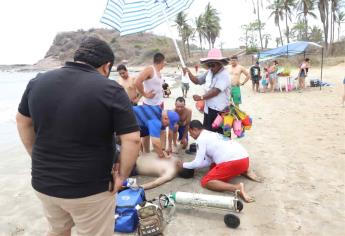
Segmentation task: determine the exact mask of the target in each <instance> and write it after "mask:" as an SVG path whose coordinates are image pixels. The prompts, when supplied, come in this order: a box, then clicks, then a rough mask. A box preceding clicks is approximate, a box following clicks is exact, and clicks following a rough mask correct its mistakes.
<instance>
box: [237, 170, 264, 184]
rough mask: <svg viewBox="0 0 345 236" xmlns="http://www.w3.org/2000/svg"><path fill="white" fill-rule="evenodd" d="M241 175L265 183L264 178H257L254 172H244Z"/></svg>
mask: <svg viewBox="0 0 345 236" xmlns="http://www.w3.org/2000/svg"><path fill="white" fill-rule="evenodd" d="M241 175H242V176H244V177H246V178H248V179H250V180H252V181H255V182H258V183H262V182H264V178H262V177H259V176H257V175H256V174H255V173H254V172H253V171H252V170H248V171H247V172H244V173H242V174H241Z"/></svg>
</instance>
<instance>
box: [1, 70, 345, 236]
mask: <svg viewBox="0 0 345 236" xmlns="http://www.w3.org/2000/svg"><path fill="white" fill-rule="evenodd" d="M344 68H345V63H342V64H339V65H337V66H332V67H326V68H324V81H326V82H328V83H331V84H332V86H331V87H323V88H322V90H321V91H320V89H319V88H307V89H306V90H305V91H304V92H303V93H298V92H295V91H293V92H276V93H253V92H252V90H251V83H250V82H249V83H247V84H246V85H245V86H244V87H243V89H242V92H243V105H242V106H241V107H242V108H243V110H244V111H246V112H247V113H248V114H249V115H250V116H251V117H252V118H253V127H252V129H251V130H249V131H247V132H246V136H245V137H244V138H242V139H238V141H239V142H240V143H241V144H243V145H244V147H245V148H246V149H247V150H248V152H249V154H250V158H251V159H250V160H251V162H250V163H251V164H250V165H251V168H252V169H253V170H255V172H256V173H257V174H258V175H260V176H262V177H264V178H265V181H264V183H255V182H251V181H249V180H247V179H244V178H243V177H238V178H236V179H234V180H233V181H234V182H236V183H237V182H243V183H244V184H245V188H246V190H247V192H248V193H249V194H250V195H253V196H255V198H256V202H254V203H250V204H244V209H243V211H242V212H240V213H238V214H237V213H236V215H237V216H239V218H240V220H241V225H240V226H239V227H238V228H237V229H230V228H227V227H226V226H225V224H224V223H223V216H224V215H225V214H226V211H220V210H214V209H202V208H198V209H196V208H192V207H183V206H178V207H177V209H176V212H175V214H174V216H173V218H172V220H171V222H170V223H169V224H168V225H167V227H166V229H165V234H164V235H167V236H172V235H185V236H189V235H199V236H202V235H205V236H206V235H217V236H218V235H224V236H225V235H345V172H344V170H345V122H344V121H345V108H344V107H342V106H341V96H342V94H343V90H344V88H343V85H342V80H343V78H344V76H345V73H344ZM319 74H320V71H319V69H318V68H316V67H314V68H312V70H311V72H310V77H319ZM200 91H202V88H201V87H200V86H195V85H192V86H191V90H190V91H189V94H188V95H189V98H188V100H187V106H189V107H192V108H193V112H194V113H193V118H194V119H201V118H202V114H201V113H199V112H198V111H196V109H195V107H194V102H193V101H192V100H191V96H192V94H196V93H200ZM180 95H181V90H180V88H174V89H173V90H172V96H171V97H170V98H168V99H166V104H167V105H166V107H168V108H172V106H173V104H174V101H175V99H176V97H178V96H180ZM13 126H14V125H13ZM9 132H15V129H12V130H11V131H9ZM11 135H12V136H13V135H14V134H13V133H12V134H11ZM2 137H3V138H4V136H2ZM1 150H3V151H2V153H1V154H0V158H1V165H0V189H1V194H0V209H1V210H0V235H1V236H2V235H6V236H7V235H45V232H46V230H47V222H46V220H45V218H44V216H43V211H42V208H41V205H40V202H39V200H38V199H37V198H36V196H35V194H34V191H33V189H32V187H31V183H30V180H31V173H30V172H31V163H30V158H29V156H28V155H27V154H26V152H25V150H24V148H23V147H22V146H21V144H20V142H19V138H18V137H17V138H15V139H13V142H12V144H9V145H8V146H6V147H1ZM180 157H181V158H182V159H183V160H190V159H192V158H193V156H191V155H187V154H183V153H182V152H181V154H180ZM205 171H206V170H202V171H198V172H197V175H196V176H195V177H194V179H188V180H186V179H180V178H176V179H174V180H172V181H171V182H169V183H167V184H165V185H163V186H161V187H159V188H156V189H153V190H149V191H147V192H146V194H147V198H148V199H150V198H153V197H157V196H158V195H159V194H160V193H169V192H174V191H186V192H199V193H207V194H215V195H229V194H230V193H215V192H211V191H209V190H206V189H203V188H202V187H201V186H200V183H199V180H200V178H201V176H202V175H203V174H204V173H205ZM149 179H151V178H149V177H139V178H138V180H139V182H140V183H142V182H145V181H147V180H149ZM230 213H231V212H230ZM116 235H122V234H116Z"/></svg>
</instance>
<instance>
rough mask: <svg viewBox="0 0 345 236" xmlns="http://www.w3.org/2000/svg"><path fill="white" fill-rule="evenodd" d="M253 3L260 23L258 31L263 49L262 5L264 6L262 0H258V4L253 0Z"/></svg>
mask: <svg viewBox="0 0 345 236" xmlns="http://www.w3.org/2000/svg"><path fill="white" fill-rule="evenodd" d="M252 3H253V7H254V14H256V15H257V16H258V19H257V21H258V23H259V27H258V31H259V38H260V45H261V49H263V43H262V40H263V36H262V32H261V19H260V7H261V9H262V8H263V3H262V0H256V4H255V3H254V0H252Z"/></svg>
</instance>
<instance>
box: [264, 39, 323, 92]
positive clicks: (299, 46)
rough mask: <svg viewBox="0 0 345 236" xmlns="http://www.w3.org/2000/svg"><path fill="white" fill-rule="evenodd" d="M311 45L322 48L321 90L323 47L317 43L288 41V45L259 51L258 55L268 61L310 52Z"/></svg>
mask: <svg viewBox="0 0 345 236" xmlns="http://www.w3.org/2000/svg"><path fill="white" fill-rule="evenodd" d="M310 47H314V48H315V47H316V48H320V49H321V75H320V79H321V83H320V90H321V84H322V69H323V47H322V46H321V45H319V44H317V43H313V42H304V41H299V42H293V43H288V44H286V45H283V46H281V47H279V48H274V49H271V50H267V51H263V52H259V53H258V56H257V60H258V61H267V60H271V59H273V58H276V57H281V56H294V55H297V54H301V53H303V54H310V53H308V49H309V48H310Z"/></svg>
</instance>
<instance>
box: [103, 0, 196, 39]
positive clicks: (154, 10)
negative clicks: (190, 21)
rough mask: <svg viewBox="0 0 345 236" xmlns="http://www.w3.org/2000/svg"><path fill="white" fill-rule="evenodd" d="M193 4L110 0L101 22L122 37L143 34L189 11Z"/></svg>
mask: <svg viewBox="0 0 345 236" xmlns="http://www.w3.org/2000/svg"><path fill="white" fill-rule="evenodd" d="M192 2H193V0H108V3H107V6H106V8H105V10H104V14H103V16H102V18H101V22H102V23H104V24H107V25H109V26H111V27H113V28H114V29H116V30H118V31H119V32H120V35H128V34H133V33H138V32H143V31H147V30H151V29H153V28H155V27H157V26H158V25H160V24H162V23H163V22H165V21H166V18H170V17H173V16H175V15H177V14H178V13H179V12H181V11H184V10H186V9H188V8H189V6H190V5H191V4H192ZM162 10H164V11H162ZM164 12H165V13H166V17H165V13H164Z"/></svg>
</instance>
